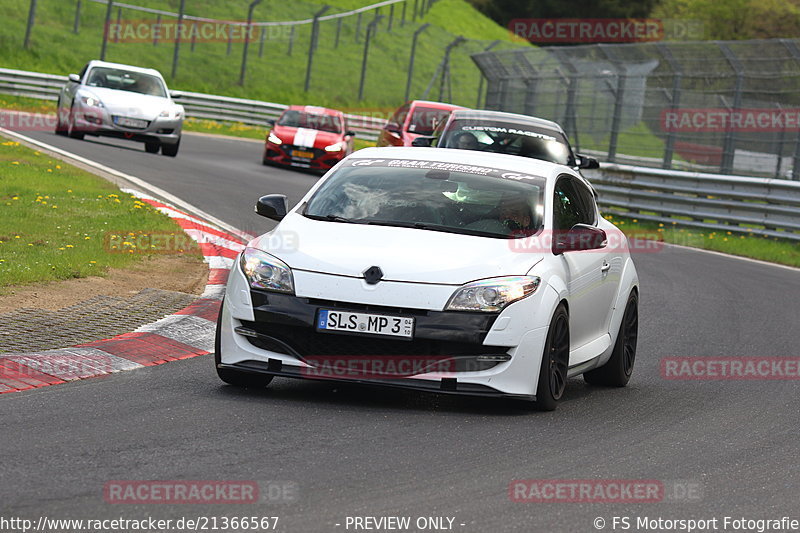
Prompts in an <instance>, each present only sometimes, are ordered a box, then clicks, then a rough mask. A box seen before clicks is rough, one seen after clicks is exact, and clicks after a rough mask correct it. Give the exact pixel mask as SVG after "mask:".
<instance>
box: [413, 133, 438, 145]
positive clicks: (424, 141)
mask: <svg viewBox="0 0 800 533" xmlns="http://www.w3.org/2000/svg"><path fill="white" fill-rule="evenodd" d="M432 141H433V137H430V136H427V135H423V136H421V137H417V138H416V139H414V140H413V141H411V146H431V142H432Z"/></svg>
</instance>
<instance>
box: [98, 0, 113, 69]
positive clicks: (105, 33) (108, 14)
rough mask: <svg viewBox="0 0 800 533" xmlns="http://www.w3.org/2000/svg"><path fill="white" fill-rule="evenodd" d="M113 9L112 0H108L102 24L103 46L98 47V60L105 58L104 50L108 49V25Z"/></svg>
mask: <svg viewBox="0 0 800 533" xmlns="http://www.w3.org/2000/svg"><path fill="white" fill-rule="evenodd" d="M113 9H114V0H108V5H107V6H106V21H105V23H104V24H103V46H102V47H101V48H100V61H105V60H106V50H107V49H108V25H109V24H111V11H112V10H113Z"/></svg>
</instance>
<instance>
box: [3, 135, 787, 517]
mask: <svg viewBox="0 0 800 533" xmlns="http://www.w3.org/2000/svg"><path fill="white" fill-rule="evenodd" d="M27 135H30V136H32V137H35V138H37V139H39V140H43V141H45V142H48V143H51V144H53V145H56V146H58V147H61V148H63V149H66V150H69V151H72V152H74V153H77V154H80V155H83V156H84V157H88V158H90V159H93V160H96V161H98V162H100V163H103V164H105V165H108V166H110V167H112V168H115V169H117V170H120V171H123V172H126V173H129V174H132V175H135V176H138V177H140V178H142V179H144V180H146V181H148V182H150V183H152V184H154V185H157V186H158V187H161V188H163V189H165V190H167V191H169V192H171V193H173V194H175V195H177V196H179V197H180V198H182V199H184V200H186V201H188V202H191V203H192V204H194V205H195V206H197V207H199V208H201V209H203V210H205V211H207V212H208V213H211V214H212V215H214V216H216V217H218V218H220V219H222V220H224V221H225V222H228V223H230V224H232V225H234V226H237V227H239V228H240V229H243V230H247V231H251V232H260V231H264V230H266V229H267V228H268V227H269V224H268V223H267V221H265V220H264V219H259V217H257V216H256V215H254V214H252V205H253V204H254V201H255V199H256V198H257V197H258V196H259V195H261V194H267V193H274V192H280V193H284V194H287V195H288V196H289V198H290V200H291V201H296V200H297V199H298V198H299V197H300V196H301V195H302V193H303V192H304V191H305V190H306V189H307V188H308V187H310V186H311V185H312V184H313V183H314V182H315V180H316V179H317V178H316V176H313V175H309V174H304V173H300V172H294V171H289V170H281V169H274V168H267V167H263V166H262V165H261V164H260V149H261V148H260V146H259V145H258V144H255V143H249V142H240V141H235V140H220V139H216V138H209V137H200V136H189V135H187V136H185V138H184V141H183V146H182V148H181V150H182V151H181V153H180V154H179V155H178V157H177V158H176V159H171V158H167V157H163V156H154V155H149V154H146V153H145V152H144V150H143V149H142V147H141V145H137V144H126V143H123V142H118V141H112V140H108V141H106V140H101V141H97V140H88V141H76V140H72V139H66V138H62V137H56V136H55V135H52V134H49V133H34V134H30V133H27ZM635 261H636V263H637V267H638V269H639V273H640V278H641V287H642V294H641V302H640V339H639V350H638V356H637V362H636V368H635V371H634V376H633V379H632V381H631V383H630V385H629V386H628V387H627V388H624V389H602V388H592V387H589V386H587V385H585V384H584V382H583V380H582V379H580V378H578V379H573V380H570V382H569V384H568V389H567V393H566V398H565V400H564V401H563V402H562V404H561V405H560V406H559V408H558V409H557V410H556V411H555V412H552V413H535V412H529V411H527V410H526V409H524V408H523V407H521V406H520V405H519V404H515V403H512V402H508V401H490V400H486V399H475V398H462V397H451V396H437V395H431V394H421V393H417V392H409V391H397V390H382V389H370V388H360V387H357V386H341V385H333V384H329V383H313V382H301V381H291V380H288V379H276V380H275V381H273V384H272V385H271V387H270V388H268V389H266V390H264V391H243V390H239V389H236V388H233V387H230V386H226V385H224V384H222V383H221V382H220V381H219V380H218V379H217V377H216V375H215V373H214V369H213V361H212V359H211V357H210V356H209V357H200V358H196V359H190V360H186V361H180V362H175V363H170V364H166V365H162V366H159V367H150V368H146V369H142V370H137V371H133V372H124V373H121V374H116V375H112V376H110V377H108V378H104V379H91V380H85V381H80V382H73V383H69V384H66V385H59V386H54V387H46V388H44V389H38V390H33V391H29V392H22V393H15V394H6V395H2V396H0V413H2V419H3V423H2V437H0V456H2V462H0V479H2V482H0V516H4V517H9V516H24V517H31V518H34V519H35V518H37V517H39V516H42V515H44V516H47V517H50V518H53V517H55V518H114V517H127V518H136V519H141V518H146V517H148V516H153V517H157V518H179V517H182V516H190V517H191V516H194V517H196V516H199V515H205V516H217V517H219V516H223V515H225V516H279V517H280V521H279V523H278V530H279V531H286V532H307V531H311V532H316V531H319V532H324V531H347V530H348V529H346V517H347V516H387V515H392V516H394V515H398V516H410V517H412V521H413V520H415V519H416V518H417V517H419V516H446V517H454V518H455V520H454V522H453V529H454V530H455V531H464V532H482V531H542V532H550V531H556V532H560V531H569V532H572V531H575V532H588V531H596V530H597V529H596V528H595V525H594V521H595V519H596V518H597V517H602V518H603V519H605V521H606V524H605V527H604V529H603V530H605V531H612V530H613V522H612V520H613V517H614V516H618V517H619V516H628V517H630V518H631V520H633V521H634V525H635V519H636V517H645V516H646V517H649V518H658V517H662V518H674V519H688V518H709V519H710V518H714V517H718V518H720V520H721V519H722V517H724V516H734V517H742V516H743V517H749V518H754V519H755V518H779V517H781V516H789V517H794V518H800V510H798V506H797V501H798V500H797V495H798V493H800V468H798V463H800V459H798V458H799V457H800V453H798V449H799V448H800V446H799V445H798V440H799V439H798V427H800V400H799V399H798V387H799V386H800V382H798V381H796V380H795V381H763V380H752V381H672V380H666V379H663V378H662V377H661V375H660V369H659V362H660V360H661V358H663V357H670V356H795V357H797V356H798V355H800V348H798V341H800V333H798V330H799V329H800V328H798V326H799V325H800V323H799V322H798V316H800V314H799V313H798V311H799V310H800V303H798V295H800V273H798V271H795V270H790V269H784V268H779V267H774V266H768V265H762V264H757V263H754V262H749V261H743V260H738V259H733V258H728V257H724V256H719V255H713V254H708V253H702V252H697V251H691V250H686V249H680V248H673V247H668V248H665V249H664V250H663V251H661V252H659V253H648V254H639V255H637V257H636V258H635ZM173 479H176V480H177V479H182V480H256V481H261V482H263V481H266V480H281V481H292V482H295V483H297V486H298V487H299V497H298V499H297V500H296V501H295V502H294V503H285V504H281V505H266V504H259V505H239V506H226V505H208V506H193V505H111V504H108V503H106V502H105V501H104V499H103V486H104V484H105V483H106V482H107V481H109V480H173ZM515 479H645V480H658V481H661V482H663V483H664V486H665V487H667V489H668V491H669V492H670V494H672V493H673V491H675V490H677V492H678V493H680V492H681V490H680V489H681V487H690V488H691V490H692V491H693V493H692V495H691V496H690V497H684V498H680V497H678V498H666V499H665V501H662V502H659V503H631V504H611V503H515V502H512V501H510V500H509V497H508V486H509V483H510V482H511V481H512V480H515ZM676 481H679V482H680V483H683V484H675V482H676ZM675 487H677V489H675ZM678 496H680V494H678ZM336 524H340V525H339V526H337V525H336ZM461 524H463V525H461ZM349 530H350V531H353V530H354V529H353V528H352V526H351V527H350V529H349ZM616 530H621V529H620V526H619V525H617V528H616ZM630 530H631V531H636V530H637V528H636V527H632V528H631V529H630ZM716 530H717V531H722V530H723V529H722V524H721V522H720V523H719V527H718V529H716Z"/></svg>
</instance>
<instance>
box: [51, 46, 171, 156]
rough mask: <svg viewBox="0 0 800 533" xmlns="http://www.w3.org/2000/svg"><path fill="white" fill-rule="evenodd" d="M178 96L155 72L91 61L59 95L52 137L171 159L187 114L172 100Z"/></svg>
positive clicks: (72, 77) (71, 75) (72, 78)
mask: <svg viewBox="0 0 800 533" xmlns="http://www.w3.org/2000/svg"><path fill="white" fill-rule="evenodd" d="M179 96H180V93H179V92H177V91H175V92H170V91H169V90H168V89H167V84H166V82H165V81H164V78H163V77H162V76H161V74H160V73H159V72H158V71H157V70H153V69H146V68H139V67H133V66H130V65H120V64H116V63H106V62H105V61H90V62H89V63H88V64H87V65H86V66H85V67H84V68H83V70H82V71H81V72H80V74H70V75H69V82H67V84H66V85H65V86H64V88H63V89H61V93H60V94H59V96H58V120H57V123H56V133H57V134H59V135H69V136H70V137H72V138H74V139H83V137H84V135H95V136H100V135H102V136H107V137H116V138H120V139H128V140H132V141H137V142H142V143H144V147H145V150H146V151H147V152H149V153H151V154H155V153H158V151H159V150H161V153H162V154H164V155H166V156H171V157H175V156H176V155H177V154H178V149H179V148H180V144H181V131H182V129H183V117H184V114H185V113H184V109H183V106H182V105H180V104H176V103H175V102H174V100H173V99H174V98H178V97H179Z"/></svg>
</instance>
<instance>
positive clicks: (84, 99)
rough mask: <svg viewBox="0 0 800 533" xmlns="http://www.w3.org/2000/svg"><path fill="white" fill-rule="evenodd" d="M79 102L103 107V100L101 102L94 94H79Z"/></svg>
mask: <svg viewBox="0 0 800 533" xmlns="http://www.w3.org/2000/svg"><path fill="white" fill-rule="evenodd" d="M81 102H83V103H84V104H86V105H88V106H89V107H103V102H101V101H100V100H98V99H97V98H95V97H94V96H81Z"/></svg>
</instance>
